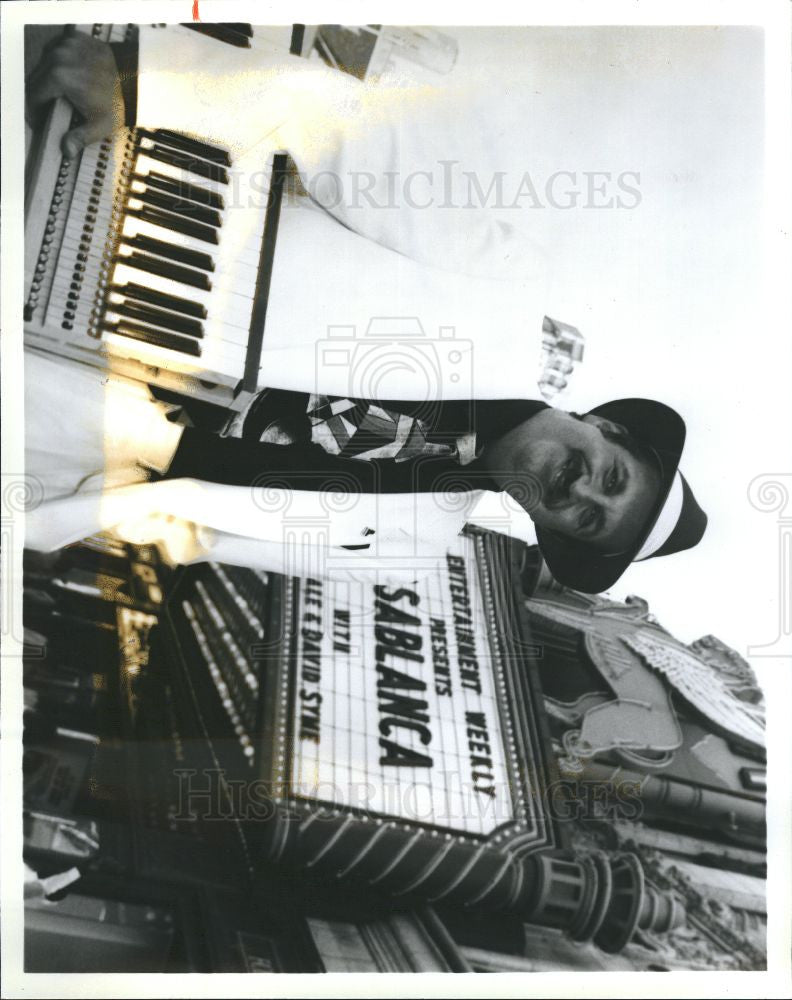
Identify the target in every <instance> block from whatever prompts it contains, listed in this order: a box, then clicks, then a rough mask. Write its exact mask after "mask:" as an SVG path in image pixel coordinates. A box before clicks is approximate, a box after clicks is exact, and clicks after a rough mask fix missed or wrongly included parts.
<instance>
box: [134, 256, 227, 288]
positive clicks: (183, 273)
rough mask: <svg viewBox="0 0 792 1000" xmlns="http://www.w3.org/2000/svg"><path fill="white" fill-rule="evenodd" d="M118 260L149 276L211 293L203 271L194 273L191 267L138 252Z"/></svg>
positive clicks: (210, 284)
mask: <svg viewBox="0 0 792 1000" xmlns="http://www.w3.org/2000/svg"><path fill="white" fill-rule="evenodd" d="M116 259H117V260H118V261H119V262H120V263H121V264H126V265H128V266H129V267H135V268H137V269H138V270H140V271H148V272H149V274H158V275H159V276H160V277H161V278H170V280H171V281H178V282H180V283H181V284H182V285H191V286H192V287H193V288H202V289H203V290H204V291H206V292H208V291H211V288H212V283H211V282H210V281H209V279H208V278H207V277H206V274H205V273H204V272H203V271H194V270H193V269H192V268H191V267H182V266H181V265H180V264H173V263H171V262H170V261H169V260H161V259H160V258H159V257H149V256H148V255H147V254H144V253H140V252H139V251H137V250H135V251H133V253H131V254H130V255H129V256H126V255H125V254H124V255H120V256H118V257H117V258H116Z"/></svg>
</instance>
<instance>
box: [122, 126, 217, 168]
mask: <svg viewBox="0 0 792 1000" xmlns="http://www.w3.org/2000/svg"><path fill="white" fill-rule="evenodd" d="M140 134H141V135H145V136H148V138H149V139H153V140H154V141H155V142H157V141H159V142H161V143H162V144H163V145H165V146H173V147H174V148H175V149H180V150H182V152H184V153H193V154H194V155H195V156H200V157H202V158H203V159H204V160H211V162H212V163H219V164H221V166H224V167H230V166H231V156H230V155H229V152H228V150H227V149H223V148H222V146H210V145H209V143H207V142H201V141H200V140H199V139H193V138H192V136H189V135H182V134H181V132H171V130H170V129H168V128H158V129H153V130H151V129H141V130H140Z"/></svg>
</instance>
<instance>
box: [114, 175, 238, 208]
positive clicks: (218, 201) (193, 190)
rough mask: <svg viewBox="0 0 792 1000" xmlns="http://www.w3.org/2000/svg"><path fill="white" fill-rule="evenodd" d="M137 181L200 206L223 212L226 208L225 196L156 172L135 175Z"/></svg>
mask: <svg viewBox="0 0 792 1000" xmlns="http://www.w3.org/2000/svg"><path fill="white" fill-rule="evenodd" d="M134 179H135V180H140V181H143V183H144V184H147V185H148V186H149V187H155V188H159V190H160V191H166V192H167V193H168V194H172V195H175V196H176V197H177V198H186V199H187V200H188V201H195V202H197V203H198V204H199V205H208V206H209V207H210V208H216V209H218V210H222V209H223V208H224V206H225V202H224V201H223V196H222V195H219V194H217V193H216V192H215V191H207V190H206V188H201V187H196V186H195V185H194V184H188V183H187V182H186V181H176V180H174V179H173V178H172V177H166V176H165V174H158V173H157V171H156V170H150V171H149V172H148V173H147V174H135V175H134Z"/></svg>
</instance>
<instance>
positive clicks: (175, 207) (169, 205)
mask: <svg viewBox="0 0 792 1000" xmlns="http://www.w3.org/2000/svg"><path fill="white" fill-rule="evenodd" d="M132 197H134V198H137V199H138V200H139V201H144V202H146V204H148V205H153V206H154V207H155V208H163V209H165V210H166V211H167V212H173V213H174V215H183V216H184V217H185V218H186V219H196V220H197V221H198V222H203V223H204V224H205V225H207V226H214V227H215V229H219V228H220V225H221V221H220V214H219V213H218V212H216V211H215V210H214V209H213V208H207V207H206V206H205V205H196V204H195V202H194V201H184V200H183V199H179V198H174V197H173V196H172V195H169V194H164V193H163V192H162V191H150V190H146V191H132Z"/></svg>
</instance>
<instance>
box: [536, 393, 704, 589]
mask: <svg viewBox="0 0 792 1000" xmlns="http://www.w3.org/2000/svg"><path fill="white" fill-rule="evenodd" d="M589 413H591V414H592V415H594V416H598V417H604V418H605V419H606V420H610V421H612V422H614V423H617V424H621V425H622V426H623V427H624V428H626V430H627V431H629V433H630V434H631V435H632V437H633V438H635V439H636V440H637V441H639V442H640V443H641V444H642V445H644V446H645V447H646V448H647V449H648V451H649V453H650V454H651V455H652V456H653V457H654V459H655V461H656V463H657V467H658V469H659V472H660V487H659V490H658V495H657V501H656V503H655V505H654V507H653V509H652V513H651V514H650V515H649V518H648V519H647V521H646V524H645V525H644V526H643V528H642V529H641V531H640V532H639V533H638V535H637V537H636V538H635V540H634V542H633V544H632V545H631V546H630V547H629V549H627V550H626V551H624V552H619V553H618V554H616V555H610V554H608V553H605V552H602V551H601V550H600V549H596V548H594V547H593V546H592V545H590V544H588V543H587V542H582V541H578V540H576V539H574V538H570V537H569V536H565V535H560V534H558V533H557V532H555V531H550V530H548V529H546V528H539V527H537V529H536V537H537V541H538V543H539V548H540V550H541V552H542V556H543V557H544V560H545V562H546V563H547V567H548V569H549V570H550V572H551V573H552V574H553V576H554V577H555V578H556V580H558V582H559V583H562V584H564V586H567V587H572V588H574V589H575V590H582V591H584V592H585V593H588V594H598V593H600V592H601V591H603V590H607V589H608V587H612V586H613V584H614V583H616V581H617V580H618V579H619V577H620V576H621V575H622V573H623V572H624V571H625V570H626V569H627V567H628V566H629V565H630V563H631V562H634V561H636V560H643V559H651V558H653V557H655V556H664V555H670V554H671V553H672V552H681V551H683V550H684V549H689V548H692V547H693V546H694V545H697V544H698V542H699V541H700V540H701V537H702V535H703V534H704V529H705V528H706V526H707V515H706V514H705V513H704V511H703V510H702V509H701V507H699V505H698V503H697V502H696V499H695V497H694V496H693V492H692V490H691V489H690V487H689V486H688V484H687V482H686V480H685V478H684V477H683V475H682V473H681V472H680V471H679V459H680V456H681V455H682V448H683V447H684V444H685V422H684V420H683V419H682V417H680V415H679V414H678V413H677V412H676V410H673V409H672V408H671V407H670V406H666V405H665V403H660V402H658V401H657V400H653V399H617V400H613V401H612V402H610V403H603V404H602V406H597V407H595V408H594V409H593V410H590V411H589Z"/></svg>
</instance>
